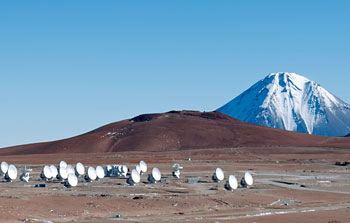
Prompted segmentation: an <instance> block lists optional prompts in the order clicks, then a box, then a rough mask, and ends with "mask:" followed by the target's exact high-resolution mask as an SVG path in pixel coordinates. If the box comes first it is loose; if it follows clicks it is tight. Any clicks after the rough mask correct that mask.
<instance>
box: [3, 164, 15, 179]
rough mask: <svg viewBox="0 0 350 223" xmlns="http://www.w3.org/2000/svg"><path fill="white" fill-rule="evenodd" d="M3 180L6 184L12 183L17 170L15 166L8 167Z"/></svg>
mask: <svg viewBox="0 0 350 223" xmlns="http://www.w3.org/2000/svg"><path fill="white" fill-rule="evenodd" d="M5 179H6V180H7V181H8V182H12V181H14V180H16V179H17V168H16V166H15V165H9V168H8V170H7V173H6V174H5Z"/></svg>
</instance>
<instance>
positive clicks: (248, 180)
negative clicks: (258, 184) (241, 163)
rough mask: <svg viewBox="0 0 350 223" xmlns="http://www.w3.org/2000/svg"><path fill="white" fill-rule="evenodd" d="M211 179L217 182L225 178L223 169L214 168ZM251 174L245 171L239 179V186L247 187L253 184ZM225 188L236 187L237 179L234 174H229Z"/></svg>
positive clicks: (233, 188) (231, 188) (232, 188)
mask: <svg viewBox="0 0 350 223" xmlns="http://www.w3.org/2000/svg"><path fill="white" fill-rule="evenodd" d="M212 179H213V181H214V182H216V183H219V182H221V181H223V180H224V179H225V174H224V171H223V170H222V169H221V168H216V170H215V172H214V174H213V176H212ZM253 181H254V180H253V176H252V175H251V174H250V173H249V172H245V173H244V175H243V177H242V179H241V182H240V183H241V187H243V188H247V187H249V186H252V185H253ZM225 188H226V189H227V190H231V191H232V190H236V189H237V188H238V181H237V178H236V177H235V176H234V175H229V177H228V180H227V181H226V184H225Z"/></svg>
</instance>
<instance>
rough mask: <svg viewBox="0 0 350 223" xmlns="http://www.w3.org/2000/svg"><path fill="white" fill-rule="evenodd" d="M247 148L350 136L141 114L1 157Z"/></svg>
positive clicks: (191, 115) (338, 143) (209, 117)
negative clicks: (323, 134)
mask: <svg viewBox="0 0 350 223" xmlns="http://www.w3.org/2000/svg"><path fill="white" fill-rule="evenodd" d="M239 146H241V147H243V146H253V147H256V146H262V147H266V146H298V147H303V146H306V147H307V146H309V147H317V146H320V147H339V148H349V147H350V138H329V137H322V136H315V135H307V134H303V133H297V132H289V131H284V130H280V129H273V128H268V127H264V126H259V125H254V124H249V123H246V122H242V121H239V120H237V119H235V118H232V117H230V116H227V115H224V114H222V113H220V112H196V111H172V112H168V113H159V114H145V115H140V116H137V117H135V118H132V119H130V120H123V121H120V122H115V123H111V124H108V125H105V126H103V127H101V128H98V129H96V130H93V131H91V132H88V133H86V134H82V135H80V136H76V137H73V138H69V139H64V140H59V141H54V142H46V143H36V144H29V145H20V146H15V147H8V148H3V149H0V155H22V154H54V153H103V152H122V151H168V150H185V149H202V148H205V149H206V148H228V147H239Z"/></svg>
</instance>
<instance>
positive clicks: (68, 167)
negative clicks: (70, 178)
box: [66, 165, 75, 175]
mask: <svg viewBox="0 0 350 223" xmlns="http://www.w3.org/2000/svg"><path fill="white" fill-rule="evenodd" d="M66 170H67V174H68V175H69V174H70V173H73V174H75V169H74V167H73V166H72V165H67V167H66Z"/></svg>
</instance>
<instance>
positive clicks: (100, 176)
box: [96, 166, 105, 179]
mask: <svg viewBox="0 0 350 223" xmlns="http://www.w3.org/2000/svg"><path fill="white" fill-rule="evenodd" d="M96 176H97V178H98V179H103V178H104V177H105V171H104V170H103V167H102V166H97V167H96Z"/></svg>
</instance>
